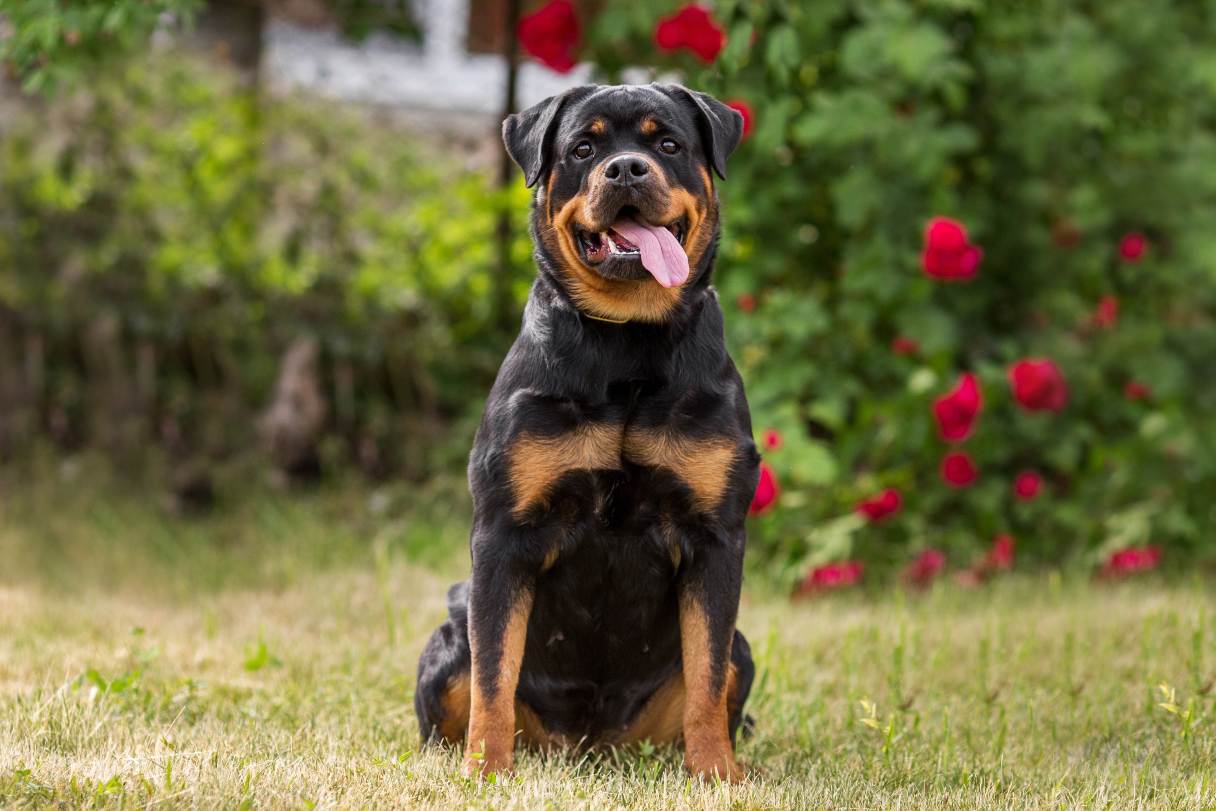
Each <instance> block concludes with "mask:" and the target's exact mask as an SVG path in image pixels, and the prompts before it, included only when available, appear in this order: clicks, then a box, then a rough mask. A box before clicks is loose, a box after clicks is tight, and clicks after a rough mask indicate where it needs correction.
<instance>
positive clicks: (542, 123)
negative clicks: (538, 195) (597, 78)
mask: <svg viewBox="0 0 1216 811" xmlns="http://www.w3.org/2000/svg"><path fill="white" fill-rule="evenodd" d="M594 89H595V85H583V86H581V87H574V88H571V89H570V90H567V91H566V92H565V93H561V94H559V95H556V96H550V97H549V98H547V99H545V100H544V101H542V102H541V103H539V104H535V105H533V106H531V107H529V108H528V109H526V110H524V111H523V112H520V113H515V114H513V115H509V116H507V120H506V121H504V122H502V141H503V143H504V144H506V147H507V154H508V155H510V156H511V160H513V161H515V162H516V163H517V164H519V168H520V169H522V170H523V172H524V182H525V183H527V185H528V188H531V187H532V186H535V185H536V182H537V181H538V180H540V178H541V175H543V174H544V173H545V171H546V170H547V169H548V168H549V162H550V153H551V152H552V151H553V138H554V136H555V135H556V134H557V128H558V125H559V124H560V123H561V120H562V110H563V109H565V107H566V106H567V105H569V104H570V103H571V102H573V101H576V100H578V99H580V98H582V97H583V96H586V95H587V94H589V93H590V92H591V91H592V90H594Z"/></svg>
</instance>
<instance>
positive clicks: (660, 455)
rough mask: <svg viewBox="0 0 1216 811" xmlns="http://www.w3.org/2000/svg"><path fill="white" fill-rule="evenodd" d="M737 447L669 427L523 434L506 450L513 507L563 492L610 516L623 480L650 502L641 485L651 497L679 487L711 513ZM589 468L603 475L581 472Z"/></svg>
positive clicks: (598, 424) (600, 424)
mask: <svg viewBox="0 0 1216 811" xmlns="http://www.w3.org/2000/svg"><path fill="white" fill-rule="evenodd" d="M738 450H739V443H738V442H737V441H736V440H735V439H733V438H730V437H727V436H708V437H706V436H694V435H692V434H690V433H687V432H683V431H681V430H680V429H679V428H676V427H672V426H667V425H658V426H643V425H639V424H628V423H625V422H613V421H588V422H585V423H583V424H581V425H578V426H577V427H575V428H573V429H571V430H569V431H566V432H564V433H561V434H558V435H542V436H535V435H530V434H523V435H521V436H520V437H518V438H517V439H516V440H515V441H514V442H513V443H512V446H511V450H510V452H509V464H510V480H511V487H512V491H513V497H514V511H515V513H516V515H518V516H523V515H525V514H527V513H528V512H529V511H531V510H533V509H534V508H536V507H538V506H542V507H543V506H546V505H550V503H551V502H552V500H553V498H554V496H555V494H556V493H557V491H559V490H561V491H562V492H563V493H565V494H566V495H567V496H582V498H581V499H580V501H582V502H583V505H582V506H583V508H584V509H588V510H591V511H592V512H594V513H596V514H599V515H606V514H607V513H608V512H609V510H610V508H611V505H612V504H613V502H614V500H619V498H620V497H621V496H622V495H623V494H622V492H621V490H622V487H624V486H626V485H628V487H627V490H628V492H629V494H630V497H631V500H634V501H637V500H639V499H640V500H645V499H646V496H647V491H646V490H645V489H644V488H639V486H638V485H639V484H640V483H644V484H647V485H651V486H653V487H654V488H655V489H654V490H653V491H652V492H651V495H652V496H653V497H654V498H659V497H662V496H665V495H666V494H667V493H668V492H669V491H670V490H672V489H675V490H678V491H679V492H680V493H682V494H683V495H684V496H685V497H686V499H687V502H688V503H689V505H690V506H691V508H692V509H694V510H695V511H698V512H704V513H709V512H712V511H713V510H714V509H715V508H716V507H717V506H718V504H719V503H720V501H721V499H722V496H723V494H724V492H725V490H726V488H727V485H728V482H729V479H730V473H731V470H732V467H733V466H734V464H735V460H736V456H737V455H738ZM588 473H593V474H601V475H592V476H586V475H582V474H588ZM602 474H607V475H602ZM639 479H641V480H644V482H639ZM578 483H582V485H581V486H578Z"/></svg>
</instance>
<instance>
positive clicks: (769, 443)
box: [760, 428, 781, 451]
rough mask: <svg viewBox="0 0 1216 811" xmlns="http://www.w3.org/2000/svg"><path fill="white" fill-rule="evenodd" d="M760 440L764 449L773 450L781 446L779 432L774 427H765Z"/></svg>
mask: <svg viewBox="0 0 1216 811" xmlns="http://www.w3.org/2000/svg"><path fill="white" fill-rule="evenodd" d="M760 441H761V442H762V443H763V444H764V449H765V450H766V451H775V450H777V449H778V448H780V447H781V432H780V431H778V430H777V429H776V428H765V429H764V434H763V435H762V436H761V439H760Z"/></svg>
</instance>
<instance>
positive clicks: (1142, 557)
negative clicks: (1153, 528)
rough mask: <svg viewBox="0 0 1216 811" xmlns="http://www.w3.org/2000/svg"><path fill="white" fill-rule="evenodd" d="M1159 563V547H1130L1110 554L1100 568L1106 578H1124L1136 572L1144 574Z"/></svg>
mask: <svg viewBox="0 0 1216 811" xmlns="http://www.w3.org/2000/svg"><path fill="white" fill-rule="evenodd" d="M1160 562H1161V547H1159V546H1131V547H1128V548H1127V549H1120V550H1119V551H1117V552H1112V553H1111V555H1110V557H1108V558H1107V559H1106V563H1105V564H1104V565H1103V566H1102V572H1101V573H1102V574H1103V575H1106V576H1107V577H1124V576H1126V575H1129V574H1135V573H1137V572H1146V571H1148V570H1149V569H1155V568H1157V564H1158V563H1160Z"/></svg>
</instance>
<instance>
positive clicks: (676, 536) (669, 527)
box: [659, 516, 684, 569]
mask: <svg viewBox="0 0 1216 811" xmlns="http://www.w3.org/2000/svg"><path fill="white" fill-rule="evenodd" d="M659 531H660V532H662V533H663V541H664V542H665V543H666V544H667V554H668V556H669V557H670V558H671V565H672V566H673V567H674V568H676V569H678V568H680V561H681V560H683V559H684V552H683V550H682V549H681V547H680V533H679V530H678V529H677V528H676V525H675V524H673V523H672V522H671V519H670V518H668V517H667V516H663V517H662V518H661V519H660V520H659Z"/></svg>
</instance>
